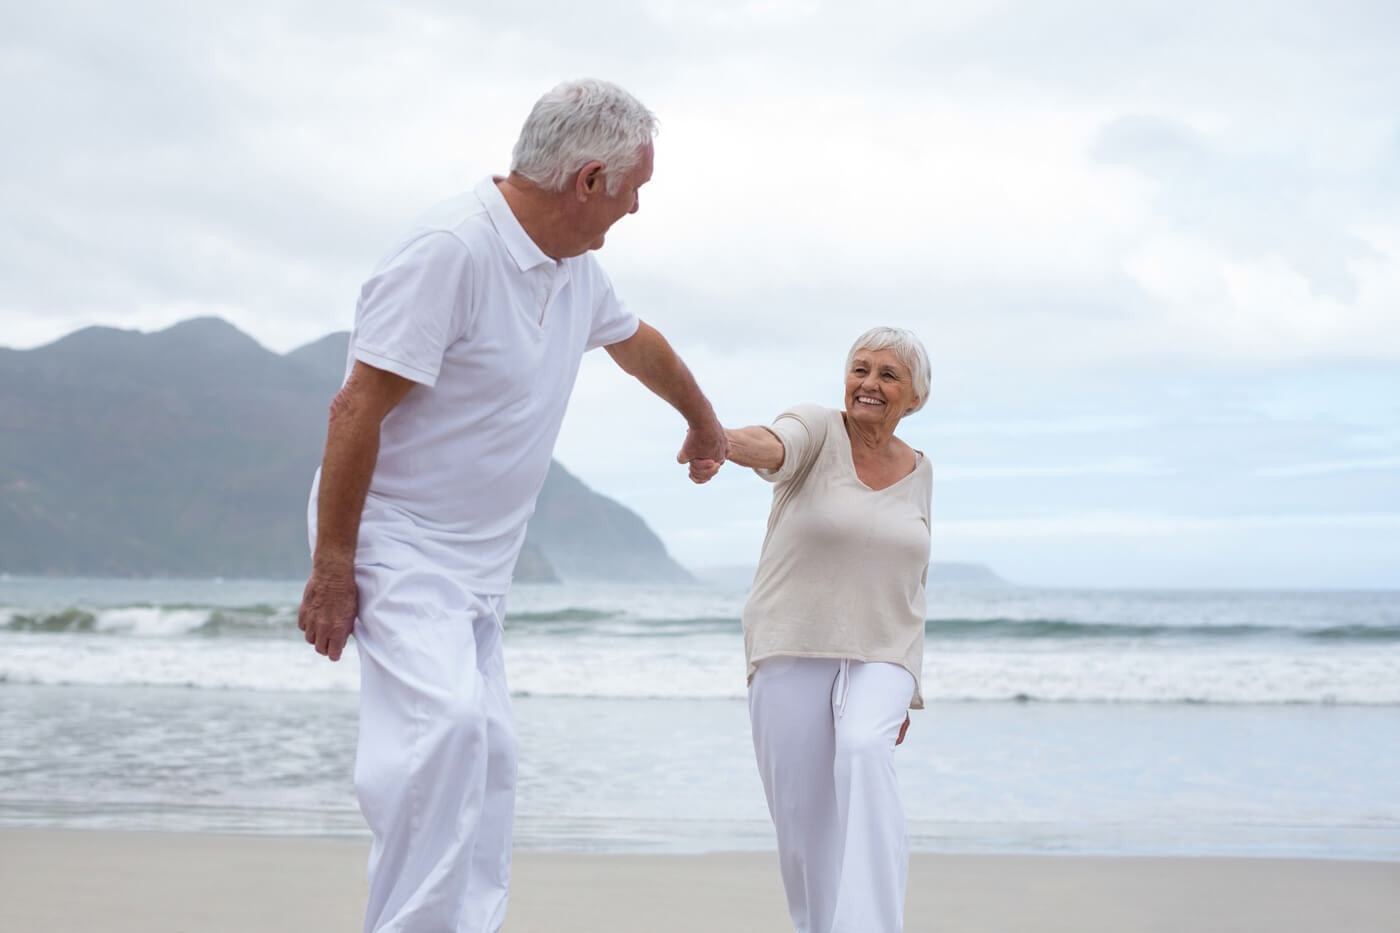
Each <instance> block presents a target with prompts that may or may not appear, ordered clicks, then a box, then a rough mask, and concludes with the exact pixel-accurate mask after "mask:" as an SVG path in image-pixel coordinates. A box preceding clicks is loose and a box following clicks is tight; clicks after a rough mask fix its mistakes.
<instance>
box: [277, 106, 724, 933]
mask: <svg viewBox="0 0 1400 933" xmlns="http://www.w3.org/2000/svg"><path fill="white" fill-rule="evenodd" d="M654 133H655V119H654V117H653V116H652V114H651V113H650V112H649V111H648V110H647V109H646V108H645V107H643V106H642V105H641V104H640V103H639V102H638V101H637V100H636V99H635V98H633V97H632V96H631V95H630V94H628V93H627V92H626V91H624V90H622V89H621V88H619V87H617V86H615V85H612V84H608V83H606V82H602V81H592V80H588V81H578V82H571V83H566V84H561V85H560V86H559V87H556V88H555V89H554V90H552V91H550V92H549V93H548V94H546V95H545V96H544V97H542V98H541V99H540V100H539V101H538V102H537V103H536V104H535V107H534V109H533V110H532V111H531V113H530V116H529V117H528V118H527V119H526V121H525V125H524V127H523V129H522V130H521V134H520V139H519V141H518V142H517V143H516V145H515V151H514V155H513V159H512V165H511V171H510V174H509V175H508V176H506V177H504V178H499V177H495V178H487V179H485V180H484V181H482V182H481V183H480V184H479V185H477V187H476V188H475V190H473V191H472V192H471V193H469V194H466V195H464V196H461V197H459V198H457V199H455V200H452V201H449V202H447V203H446V204H443V205H441V206H440V207H439V208H437V209H436V210H435V211H433V212H432V213H431V214H430V215H429V217H427V218H426V219H424V220H423V221H422V222H421V223H420V224H419V225H418V226H416V227H415V228H414V229H413V230H412V231H410V232H409V234H408V235H407V236H405V237H404V238H403V239H401V240H400V241H399V243H398V244H397V245H396V246H395V247H394V248H393V249H391V250H390V251H389V253H388V255H387V256H386V257H385V258H384V259H383V260H382V261H381V262H380V264H379V266H378V267H377V268H376V269H375V271H374V273H373V275H371V277H370V279H369V281H368V282H366V283H365V285H364V287H363V288H362V290H361V292H360V300H359V304H358V306H357V308H356V312H355V327H354V331H353V333H352V334H351V338H350V359H349V360H348V362H347V369H348V372H347V375H346V379H345V384H344V386H343V387H342V388H341V390H340V392H339V394H337V395H336V397H335V400H334V401H333V402H332V403H331V411H330V426H329V432H328V434H327V437H326V450H325V456H324V459H323V461H322V464H321V469H320V471H319V473H318V475H317V482H316V484H315V486H314V487H313V491H312V496H311V507H310V510H309V511H310V516H309V517H310V527H311V539H312V542H313V548H314V560H313V568H312V572H311V578H310V580H309V581H308V582H307V584H306V592H305V596H304V597H303V600H302V607H301V616H300V620H299V621H300V625H301V628H302V629H303V630H304V631H305V633H306V640H307V641H308V642H310V643H312V644H314V645H315V646H316V650H317V651H318V652H320V653H321V654H324V655H327V656H328V657H329V658H330V659H331V660H332V661H334V660H336V659H338V658H339V657H340V653H341V650H342V649H343V648H344V646H345V642H346V639H347V638H348V637H349V635H350V634H351V632H352V630H353V632H354V635H355V639H356V642H357V645H358V651H359V656H360V666H361V675H360V681H361V691H360V736H359V746H358V749H357V753H356V760H355V790H356V793H357V795H358V796H359V800H360V807H361V809H362V810H363V812H364V815H365V819H366V821H367V822H368V823H369V826H370V829H371V830H372V831H373V833H374V843H373V848H372V850H371V853H370V896H369V906H368V910H367V912H366V918H365V930H367V931H370V930H377V931H413V933H439V931H441V933H449V931H454V933H456V931H460V933H467V931H470V933H478V931H491V930H498V929H499V928H500V926H501V924H502V922H503V920H504V916H505V909H506V889H507V885H508V881H509V876H510V854H511V824H512V820H513V815H514V804H515V760H516V759H515V756H516V739H515V731H514V724H513V721H512V716H511V710H510V700H509V696H508V693H507V689H506V680H505V673H504V665H503V662H502V657H501V615H502V610H503V605H504V601H505V593H506V591H507V589H508V588H509V586H510V579H511V572H512V569H513V568H514V565H515V560H516V557H517V556H518V554H519V552H520V547H521V544H522V542H523V541H524V538H525V524H526V521H527V520H528V519H529V518H530V515H531V513H532V512H533V511H534V507H535V499H536V496H537V495H538V493H539V491H540V487H541V486H542V485H543V483H544V478H545V474H546V472H547V470H548V468H549V460H550V455H551V452H552V450H553V447H554V441H555V438H556V437H557V436H558V433H559V426H560V423H561V422H562V420H563V417H564V408H565V405H566V403H567V401H568V397H569V393H570V391H571V389H572V387H573V384H574V379H575V376H576V375H577V373H578V368H579V362H580V357H581V356H582V354H583V353H584V351H586V350H589V349H592V348H594V347H600V346H602V347H606V348H607V350H608V353H609V354H611V355H612V358H613V359H614V360H615V361H616V362H617V364H618V365H619V366H621V367H622V369H623V370H625V371H626V372H628V373H630V374H632V375H633V376H636V377H637V378H638V379H639V380H640V381H641V382H642V384H643V385H645V386H646V387H647V388H648V389H650V390H651V391H652V392H655V393H656V394H657V395H658V396H660V397H661V398H663V399H665V400H666V401H667V402H668V403H670V404H671V405H672V406H674V407H675V408H676V409H677V410H678V411H679V412H680V413H681V415H683V416H684V417H685V419H686V422H687V424H688V425H689V430H688V432H687V434H686V437H685V441H684V444H683V446H682V447H681V450H680V453H679V455H678V457H677V459H678V461H679V462H682V463H689V464H690V478H691V479H692V480H693V481H695V482H699V483H703V482H705V481H706V480H708V479H709V478H710V477H711V476H713V475H714V473H715V471H716V470H718V469H719V465H720V464H721V463H722V462H723V460H724V458H725V456H726V454H727V452H728V447H727V441H726V439H725V435H724V431H723V428H722V427H721V426H720V424H719V423H718V421H717V420H716V418H715V415H714V412H713V410H712V409H711V407H710V404H709V402H708V401H707V400H706V398H705V396H704V395H703V394H702V393H701V391H700V389H699V387H698V386H697V385H696V383H695V380H694V379H693V378H692V377H691V375H690V372H689V370H687V369H686V367H685V365H684V364H683V363H682V362H681V360H680V358H679V357H677V356H676V354H675V353H674V351H672V349H671V347H670V345H669V344H667V342H666V340H665V339H664V338H663V337H662V336H661V335H660V334H659V333H658V332H657V331H656V330H654V329H653V328H651V327H649V326H648V325H647V324H645V323H643V322H640V321H638V319H637V318H636V317H635V316H634V315H632V314H631V313H629V312H627V311H626V310H624V308H623V307H622V305H621V304H620V303H619V301H618V299H617V297H616V295H615V294H614V293H613V288H612V284H611V283H610V282H609V281H608V278H607V276H606V275H605V274H604V273H603V270H602V268H601V267H600V266H599V265H598V262H597V261H596V260H595V259H594V257H593V256H592V255H591V254H590V252H589V251H590V250H595V249H598V248H599V247H601V246H602V245H603V240H604V237H605V236H606V234H607V232H608V229H609V228H610V227H611V226H612V225H613V224H614V223H616V222H617V221H618V220H619V219H621V218H622V217H623V216H624V215H627V214H632V213H635V212H636V211H637V207H638V189H640V188H641V187H642V185H644V184H645V183H646V182H647V180H648V179H649V178H650V177H651V172H652V136H653V135H654Z"/></svg>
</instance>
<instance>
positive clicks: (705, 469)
mask: <svg viewBox="0 0 1400 933" xmlns="http://www.w3.org/2000/svg"><path fill="white" fill-rule="evenodd" d="M728 456H729V441H728V439H727V438H726V437H725V434H724V428H723V427H722V426H721V425H720V423H719V422H718V421H716V420H714V419H713V418H712V419H711V422H710V423H709V424H706V425H701V426H699V427H696V426H694V425H692V426H691V427H690V430H688V431H686V432H685V443H684V444H682V445H681V450H680V453H678V454H676V462H677V463H688V464H690V481H691V482H692V483H708V482H709V481H710V480H711V479H713V478H714V476H715V474H716V473H718V472H719V468H720V466H721V465H722V464H723V463H724V461H725V459H726V458H728Z"/></svg>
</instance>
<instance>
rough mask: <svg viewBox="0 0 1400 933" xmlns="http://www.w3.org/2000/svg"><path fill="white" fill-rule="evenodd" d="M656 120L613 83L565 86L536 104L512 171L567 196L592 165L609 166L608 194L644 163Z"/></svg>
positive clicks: (593, 81)
mask: <svg viewBox="0 0 1400 933" xmlns="http://www.w3.org/2000/svg"><path fill="white" fill-rule="evenodd" d="M655 135H656V116H655V115H654V114H652V112H651V111H650V110H648V109H647V108H646V107H643V106H642V103H641V101H639V100H637V98H635V97H633V96H632V95H631V94H629V93H627V92H626V91H624V90H623V89H622V88H620V87H618V86H617V85H616V84H613V83H611V82H608V81H599V80H597V79H596V78H583V79H581V80H578V81H565V82H564V83H563V84H560V85H558V86H557V87H555V88H554V90H552V91H550V92H549V93H547V94H545V95H544V96H543V97H541V98H540V99H539V100H538V101H536V102H535V106H534V108H532V109H531V110H530V115H529V116H528V117H526V118H525V125H524V126H523V127H521V128H520V138H519V139H518V140H516V142H515V150H514V152H513V153H512V154H511V164H510V170H511V171H512V172H515V173H516V174H518V175H521V176H523V177H525V178H528V179H529V180H530V181H532V182H534V183H535V184H537V185H539V186H540V187H541V188H543V189H544V190H545V191H555V192H557V191H563V190H565V189H566V188H568V187H569V185H570V184H571V183H572V182H573V180H574V176H575V175H577V174H578V170H579V169H581V168H583V167H584V166H585V165H587V164H588V163H589V162H593V161H595V160H596V161H598V162H601V163H603V182H604V184H605V185H606V187H607V192H608V194H617V191H618V188H619V187H620V186H621V184H622V176H623V175H626V174H627V173H628V172H629V171H631V170H632V169H634V168H636V166H637V164H638V163H639V162H640V161H641V150H642V147H643V146H645V145H646V144H647V143H649V142H651V138H652V137H653V136H655Z"/></svg>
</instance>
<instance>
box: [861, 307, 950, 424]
mask: <svg viewBox="0 0 1400 933" xmlns="http://www.w3.org/2000/svg"><path fill="white" fill-rule="evenodd" d="M861 350H892V351H894V355H895V356H897V357H899V361H900V362H901V363H903V364H904V366H905V368H906V369H908V370H909V378H910V379H911V380H912V381H913V383H914V385H913V389H914V394H915V395H916V396H918V399H919V404H917V405H915V406H914V407H913V408H911V409H909V410H908V411H906V412H905V413H904V414H906V415H912V414H913V413H914V412H916V411H918V410H919V409H920V408H923V407H924V403H925V402H927V401H928V389H929V385H928V384H929V378H930V367H929V362H928V352H927V351H926V350H924V345H923V344H922V343H920V342H919V338H918V337H915V336H914V334H913V332H912V331H907V330H905V329H904V328H902V327H872V328H870V329H869V330H868V331H866V332H865V333H863V334H861V335H860V336H859V337H857V338H856V342H855V343H853V344H851V352H850V353H847V354H846V371H847V372H850V371H851V363H852V362H853V361H854V360H855V358H856V354H857V353H859V352H860V351H861Z"/></svg>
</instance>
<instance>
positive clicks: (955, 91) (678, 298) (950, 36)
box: [0, 0, 1400, 587]
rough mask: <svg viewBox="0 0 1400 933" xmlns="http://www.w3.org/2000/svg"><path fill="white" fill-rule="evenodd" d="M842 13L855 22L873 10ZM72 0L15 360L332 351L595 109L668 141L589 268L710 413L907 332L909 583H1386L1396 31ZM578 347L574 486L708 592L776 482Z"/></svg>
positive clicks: (1393, 501)
mask: <svg viewBox="0 0 1400 933" xmlns="http://www.w3.org/2000/svg"><path fill="white" fill-rule="evenodd" d="M857 9H858V11H859V12H856V11H857ZM1263 10H1264V7H1261V6H1260V5H1259V4H1257V3H1254V2H1234V0H1214V2H1210V3H1193V2H1180V0H1173V2H1155V0H1147V2H1132V3H1123V2H1117V0H1113V2H1109V0H1082V2H1072V0H1041V2H1011V0H1006V2H1001V0H948V2H939V3H919V2H913V0H903V2H888V0H872V2H867V3H864V4H860V5H858V7H857V5H852V4H848V3H841V4H838V3H825V2H802V0H753V2H746V3H730V2H722V0H721V2H711V3H704V4H699V3H689V2H680V0H649V2H641V0H638V2H625V0H604V2H603V3H600V4H591V5H586V6H581V5H578V4H564V3H558V2H518V3H510V4H465V3H448V2H434V0H418V2H400V3H384V2H357V0H335V2H330V0H300V2H298V0H290V2H289V0H276V2H273V0H245V2H242V3H240V4H237V5H234V4H213V5H204V4H189V3H182V2H173V0H172V2H161V0H129V2H126V3H122V4H107V3H99V2H90V3H83V2H73V0H57V2H54V3H48V4H6V5H5V6H4V8H3V10H0V120H3V125H4V126H5V128H6V133H5V135H6V141H5V143H4V145H3V146H0V192H3V199H4V200H3V203H4V211H3V214H0V321H3V327H0V345H5V346H10V347H17V348H27V347H33V346H38V345H42V344H44V343H47V342H50V341H52V340H54V339H57V338H59V337H61V336H62V335H64V334H66V333H68V332H70V331H72V330H75V329H77V328H80V327H84V326H89V325H92V324H103V325H109V326H116V327H123V328H131V329H138V330H143V331H150V330H157V329H161V328H164V327H167V326H169V325H171V324H174V323H176V322H178V321H181V320H185V319H188V318H191V317H196V316H202V315H217V316H220V317H223V318H225V319H227V320H229V321H230V322H232V323H233V324H235V325H236V326H238V327H239V328H241V329H243V330H244V331H246V332H247V333H249V334H251V335H252V336H253V337H255V338H256V339H257V340H258V341H260V342H261V343H262V344H264V345H265V346H267V347H268V348H270V349H272V350H275V351H277V352H286V351H288V350H291V349H294V348H295V347H297V346H300V345H302V344H304V343H307V342H310V341H312V340H315V339H316V338H318V337H321V336H323V335H325V334H327V333H330V332H333V331H339V330H348V329H349V327H350V325H351V322H352V320H353V313H354V302H355V298H356V295H357V293H358V290H359V286H360V284H361V282H362V281H363V280H364V278H365V277H366V276H367V275H368V273H369V271H370V269H371V268H372V266H373V264H374V263H375V261H376V259H377V258H378V257H379V255H380V253H381V252H382V251H383V250H384V249H386V248H387V247H388V246H389V245H390V244H391V243H392V242H393V240H394V239H395V237H396V236H397V235H398V234H399V233H400V232H401V231H402V230H403V229H405V228H406V227H407V225H408V224H409V223H410V222H411V220H412V219H413V218H414V217H415V216H416V215H418V214H419V213H421V212H422V211H423V210H424V209H426V208H428V207H430V206H431V205H432V204H433V203H434V202H436V201H438V200H441V199H442V198H445V197H448V196H451V195H453V194H455V193H458V192H460V191H462V190H464V189H467V188H469V187H471V186H472V185H474V184H475V183H476V182H477V181H478V180H479V179H480V178H482V177H484V176H486V175H488V174H491V173H493V172H494V173H501V172H504V171H505V170H506V169H507V168H508V165H509V157H510V150H511V147H512V145H513V143H514V140H515V136H516V133H517V132H518V130H519V127H520V124H521V122H522V121H523V119H524V117H525V114H526V113H527V112H528V110H529V108H530V106H531V104H532V103H533V102H534V100H535V99H536V98H537V97H538V96H539V95H540V94H542V93H543V92H544V91H546V90H547V89H549V88H550V87H551V86H553V85H554V84H556V83H557V82H558V81H560V80H563V79H567V78H572V77H580V76H586V75H587V76H596V77H602V78H607V79H609V80H613V81H616V82H618V83H620V84H622V85H623V86H625V87H627V88H628V89H629V90H631V91H632V92H633V93H635V94H636V95H637V96H638V97H639V98H640V99H641V100H642V101H643V102H644V103H646V104H647V106H648V107H650V108H651V109H652V110H653V111H654V112H656V114H657V115H658V117H659V118H660V122H661V131H660V134H659V136H658V137H657V139H656V169H655V175H654V177H653V180H652V182H651V183H650V184H648V185H647V186H646V187H645V188H644V189H643V190H642V195H641V210H640V211H639V212H638V213H637V214H636V215H635V216H632V217H627V218H624V219H623V220H622V221H621V222H620V223H619V224H618V225H617V226H616V227H615V228H614V229H613V232H612V233H611V234H610V235H609V237H608V242H607V245H606V246H605V247H604V249H603V250H602V251H601V252H600V253H599V259H600V260H601V261H602V263H603V265H604V267H605V268H606V269H607V270H608V272H609V274H610V276H611V278H612V279H613V282H614V284H615V286H616V288H617V290H618V292H619V293H620V294H621V295H622V296H623V297H624V299H625V300H626V301H627V303H628V305H629V307H631V308H632V309H633V310H635V311H636V312H637V313H638V314H639V315H641V316H642V317H643V318H644V319H645V320H647V321H648V322H650V323H652V324H653V325H655V326H656V327H657V328H659V329H660V330H661V331H662V332H663V333H664V334H665V335H666V336H667V337H668V338H669V339H670V341H671V342H672V344H673V345H675V346H676V348H677V349H678V350H679V352H680V353H681V355H682V356H683V357H684V358H685V360H686V361H687V363H688V364H689V365H690V367H691V369H692V370H693V371H694V372H695V374H696V376H697V378H698V379H699V381H700V383H701V385H702V387H703V388H704V389H705V391H706V392H707V394H708V395H709V396H710V398H711V400H712V401H713V403H714V405H715V408H716V410H717V411H718V412H719V414H720V417H721V419H722V420H724V421H725V423H726V424H729V425H731V426H739V425H744V424H759V423H766V422H768V421H771V420H772V418H773V417H774V416H775V415H777V414H778V413H779V412H781V411H782V410H783V409H785V408H787V407H789V406H790V405H793V404H795V403H799V402H817V403H820V404H826V405H829V406H832V407H839V406H840V405H841V404H842V401H841V400H842V392H841V390H842V367H843V364H844V361H845V355H846V351H847V350H848V349H849V346H850V343H851V341H852V340H853V339H854V338H855V337H856V336H857V335H858V334H860V333H861V332H862V331H864V330H865V329H866V328H868V327H870V326H873V325H876V324H893V325H897V326H902V327H907V328H910V329H912V330H913V331H915V332H916V333H917V334H919V336H920V337H921V338H922V340H923V341H924V343H925V344H926V346H927V347H928V350H929V354H930V357H931V360H932V363H933V384H932V387H931V391H930V400H929V403H928V405H927V406H926V407H925V408H924V410H923V411H921V412H919V413H917V414H915V415H913V416H910V417H909V418H908V420H907V421H905V422H904V423H903V424H902V425H901V428H900V431H899V435H900V436H901V437H902V438H903V439H904V440H906V441H908V442H909V443H910V444H912V445H913V446H915V447H917V448H918V449H920V450H922V451H924V452H925V453H926V454H927V455H928V456H929V457H930V460H931V463H932V465H933V475H934V487H933V516H934V522H933V528H932V535H933V556H934V559H935V560H940V561H971V562H978V563H983V564H986V565H987V566H989V567H991V568H992V569H993V570H994V571H996V572H997V573H999V574H1000V575H1002V576H1003V577H1006V578H1007V579H1010V580H1012V581H1015V582H1020V583H1027V584H1040V585H1053V586H1113V587H1120V586H1122V587H1127V586H1133V587H1231V586H1238V587H1299V586H1303V587H1400V107H1397V106H1396V102H1397V101H1400V55H1396V54H1395V49H1396V48H1397V47H1400V5H1396V4H1394V3H1393V2H1390V0H1377V2H1348V0H1328V2H1290V0H1279V2H1275V3H1272V4H1269V5H1268V7H1267V13H1264V12H1262V11H1263ZM683 432H684V425H683V423H682V422H681V420H680V419H679V417H678V416H677V415H676V414H675V413H674V412H672V411H671V410H670V409H669V408H667V407H666V406H665V405H664V404H663V403H661V402H659V401H658V400H656V399H655V398H653V397H651V396H649V395H647V394H646V392H645V391H644V390H642V389H641V388H640V387H639V386H638V385H637V384H636V383H635V382H634V381H632V380H631V379H630V378H629V377H626V376H624V375H623V374H621V373H620V372H619V371H618V370H617V369H616V367H615V366H614V365H613V364H612V363H611V361H610V360H609V359H608V357H607V356H606V354H603V353H601V352H597V353H592V354H589V355H588V356H587V357H586V358H585V361H584V365H583V368H582V370H581V373H580V377H579V382H578V385H577V387H576V389H575V393H574V397H573V400H572V402H571V404H570V409H569V414H568V417H567V418H566V421H565V425H564V429H563V432H562V434H561V436H560V439H559V443H558V446H557V448H556V455H557V457H558V459H559V460H560V461H561V462H562V463H563V464H564V465H565V466H566V467H567V468H568V469H569V470H571V471H572V472H574V473H575V474H577V475H578V476H579V477H580V478H582V479H583V480H584V481H585V482H586V483H588V484H589V485H590V486H591V487H593V488H594V489H596V490H598V491H599V492H602V493H604V494H606V495H608V496H611V497H613V498H615V499H617V500H619V501H621V502H623V503H624V504H626V505H628V506H629V507H631V508H633V509H635V510H637V511H638V512H639V513H641V514H642V516H643V517H644V518H645V519H646V520H647V521H648V523H649V524H650V525H651V526H652V527H653V529H655V530H656V531H657V533H658V534H659V535H660V536H661V537H662V539H663V541H664V542H665V543H666V545H667V547H668V548H669V550H670V551H671V553H672V554H673V556H675V557H676V558H677V559H678V560H680V561H681V562H682V563H684V564H686V565H688V566H691V567H693V568H705V567H711V566H719V565H752V564H753V563H755V562H756V560H757V557H758V552H759V548H760V546H761V544H762V538H763V531H764V526H765V523H766V519H767V511H768V503H769V498H770V488H769V487H768V486H767V484H765V483H764V482H762V481H761V480H759V479H757V478H756V477H754V476H753V475H752V473H750V472H748V471H745V470H742V469H737V468H734V467H732V466H730V467H726V469H725V470H724V471H722V472H721V475H720V476H719V477H718V478H717V479H716V480H715V481H714V482H712V483H710V484H708V485H706V486H703V487H694V486H692V485H691V484H689V483H688V481H687V480H686V479H685V470H684V468H683V467H679V466H677V465H675V464H674V463H673V459H674V454H675V451H676V449H677V448H678V447H679V445H680V442H681V439H682V435H683Z"/></svg>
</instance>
